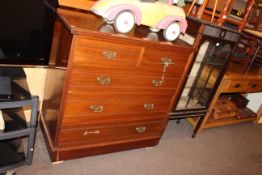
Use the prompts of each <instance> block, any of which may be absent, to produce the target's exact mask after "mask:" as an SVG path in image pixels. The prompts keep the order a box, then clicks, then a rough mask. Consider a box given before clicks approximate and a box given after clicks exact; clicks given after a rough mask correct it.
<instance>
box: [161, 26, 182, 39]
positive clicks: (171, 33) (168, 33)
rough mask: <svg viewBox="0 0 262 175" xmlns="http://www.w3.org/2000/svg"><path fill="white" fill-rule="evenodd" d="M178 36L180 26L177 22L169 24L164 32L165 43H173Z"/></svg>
mask: <svg viewBox="0 0 262 175" xmlns="http://www.w3.org/2000/svg"><path fill="white" fill-rule="evenodd" d="M179 34H180V25H179V24H178V23H177V22H173V23H171V24H170V25H169V26H168V27H167V28H166V29H165V30H164V37H165V39H166V40H167V41H174V40H175V39H177V37H178V36H179Z"/></svg>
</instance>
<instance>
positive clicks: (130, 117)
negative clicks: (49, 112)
mask: <svg viewBox="0 0 262 175" xmlns="http://www.w3.org/2000/svg"><path fill="white" fill-rule="evenodd" d="M166 119H167V113H163V112H156V113H150V114H141V113H132V114H112V115H108V114H105V115H104V114H100V115H93V114H86V115H74V116H72V115H70V116H68V115H64V117H63V120H62V125H61V127H62V128H63V129H68V128H72V127H76V128H77V127H83V126H85V127H87V126H94V125H95V126H101V125H102V126H103V125H116V124H119V123H131V122H132V123H134V122H152V121H165V120H166Z"/></svg>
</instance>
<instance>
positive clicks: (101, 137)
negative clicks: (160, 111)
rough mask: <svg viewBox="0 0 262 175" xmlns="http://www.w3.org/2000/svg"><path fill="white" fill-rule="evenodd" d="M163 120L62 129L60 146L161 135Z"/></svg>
mask: <svg viewBox="0 0 262 175" xmlns="http://www.w3.org/2000/svg"><path fill="white" fill-rule="evenodd" d="M163 127H164V125H163V123H162V122H150V123H137V124H130V125H114V126H108V127H88V128H81V129H64V130H63V129H62V130H61V132H60V137H59V146H62V147H63V146H64V147H66V145H67V144H70V146H72V143H75V145H77V146H79V145H86V144H89V145H91V144H102V143H103V144H106V143H112V142H119V141H124V140H130V139H137V140H138V139H142V138H148V137H160V135H161V132H162V130H163Z"/></svg>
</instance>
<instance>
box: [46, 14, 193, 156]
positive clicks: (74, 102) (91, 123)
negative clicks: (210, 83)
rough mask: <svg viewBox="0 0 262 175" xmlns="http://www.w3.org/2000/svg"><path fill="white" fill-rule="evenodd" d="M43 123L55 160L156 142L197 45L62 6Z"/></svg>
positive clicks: (48, 71)
mask: <svg viewBox="0 0 262 175" xmlns="http://www.w3.org/2000/svg"><path fill="white" fill-rule="evenodd" d="M59 14H60V18H61V22H57V23H56V30H55V33H54V39H53V47H52V55H53V57H54V58H55V59H53V63H52V62H51V63H52V64H51V65H50V68H48V70H47V75H46V87H45V97H44V101H43V107H42V117H41V124H42V129H43V133H44V136H45V138H46V141H47V145H48V148H49V153H50V156H51V159H52V161H60V160H66V159H72V158H78V157H84V156H89V155H96V154H103V153H109V152H114V151H121V150H127V149H134V148H140V147H146V146H154V145H157V144H158V142H159V139H160V137H161V135H162V133H163V131H164V130H165V127H166V124H167V121H168V114H169V112H170V111H171V109H172V108H173V106H174V105H175V103H176V101H177V97H178V94H179V93H180V92H181V87H182V86H183V83H184V80H185V77H186V74H187V72H188V68H189V67H190V65H191V63H192V56H191V55H192V53H193V52H194V49H193V48H192V47H191V46H190V45H188V44H186V43H184V42H183V41H180V40H177V41H176V42H174V43H169V42H166V41H164V40H163V39H162V38H161V37H160V35H161V34H159V36H158V35H157V34H153V35H156V36H154V39H156V37H159V38H158V39H157V40H152V38H151V36H152V34H150V30H149V29H148V28H147V27H143V26H141V27H137V28H135V29H134V30H133V31H132V32H130V33H129V34H127V35H122V34H117V33H115V32H114V31H113V28H112V26H109V25H104V24H103V20H102V19H100V18H99V17H97V16H95V15H93V14H89V13H80V12H72V11H67V10H59Z"/></svg>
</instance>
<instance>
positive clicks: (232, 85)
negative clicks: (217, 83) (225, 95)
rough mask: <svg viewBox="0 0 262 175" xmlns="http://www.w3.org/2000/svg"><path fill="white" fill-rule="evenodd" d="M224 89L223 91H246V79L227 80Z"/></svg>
mask: <svg viewBox="0 0 262 175" xmlns="http://www.w3.org/2000/svg"><path fill="white" fill-rule="evenodd" d="M224 91H225V92H245V91H246V81H243V80H229V82H228V83H227V85H226V87H225V90H224Z"/></svg>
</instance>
